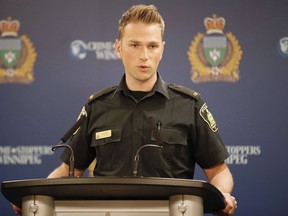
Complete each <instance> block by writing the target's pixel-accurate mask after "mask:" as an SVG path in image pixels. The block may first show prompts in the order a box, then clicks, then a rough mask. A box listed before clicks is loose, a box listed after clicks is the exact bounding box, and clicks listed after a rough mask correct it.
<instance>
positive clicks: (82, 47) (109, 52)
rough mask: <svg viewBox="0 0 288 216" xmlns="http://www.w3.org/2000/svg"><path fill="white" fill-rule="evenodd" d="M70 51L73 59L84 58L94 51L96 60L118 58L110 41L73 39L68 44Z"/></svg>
mask: <svg viewBox="0 0 288 216" xmlns="http://www.w3.org/2000/svg"><path fill="white" fill-rule="evenodd" d="M70 52H71V55H72V57H73V58H74V59H76V60H84V59H85V58H86V57H87V56H88V55H89V54H90V53H95V56H96V59H97V60H104V61H110V60H118V59H119V58H118V56H117V53H116V51H115V50H114V43H113V42H112V41H89V42H84V41H82V40H74V41H72V42H71V44H70Z"/></svg>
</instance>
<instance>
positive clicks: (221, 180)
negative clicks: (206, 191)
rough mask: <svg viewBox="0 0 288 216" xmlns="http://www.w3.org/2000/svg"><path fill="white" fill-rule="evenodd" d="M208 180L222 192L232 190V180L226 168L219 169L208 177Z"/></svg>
mask: <svg viewBox="0 0 288 216" xmlns="http://www.w3.org/2000/svg"><path fill="white" fill-rule="evenodd" d="M208 181H209V183H211V184H212V185H214V186H215V187H217V188H218V189H219V190H220V191H221V192H222V193H231V192H232V190H233V186H234V181H233V177H232V174H231V173H230V171H229V169H228V168H225V169H223V170H221V171H220V172H219V173H217V174H216V175H215V176H213V177H212V178H211V179H208Z"/></svg>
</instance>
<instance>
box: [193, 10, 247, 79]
mask: <svg viewBox="0 0 288 216" xmlns="http://www.w3.org/2000/svg"><path fill="white" fill-rule="evenodd" d="M225 23H226V21H225V19H224V18H223V17H217V15H215V14H214V15H213V17H206V18H205V19H204V25H205V28H206V34H203V33H198V34H197V35H196V36H195V38H194V40H193V41H192V42H191V46H190V47H189V50H188V57H189V61H190V63H191V66H192V70H191V80H192V81H193V82H195V83H201V82H213V81H214V82H218V81H223V82H237V81H238V80H239V78H240V75H239V73H240V71H239V64H240V60H241V58H242V50H241V47H240V45H239V42H238V40H237V39H236V37H235V36H234V35H233V34H232V33H231V32H229V33H226V34H224V33H223V30H224V27H225Z"/></svg>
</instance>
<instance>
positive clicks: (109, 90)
mask: <svg viewBox="0 0 288 216" xmlns="http://www.w3.org/2000/svg"><path fill="white" fill-rule="evenodd" d="M116 88H117V86H110V87H107V88H104V89H102V90H100V91H97V92H95V93H94V94H92V95H91V96H90V97H89V98H88V103H90V102H92V101H93V100H95V99H96V98H99V97H101V96H103V95H105V94H108V93H109V92H112V91H114V90H115V89H116Z"/></svg>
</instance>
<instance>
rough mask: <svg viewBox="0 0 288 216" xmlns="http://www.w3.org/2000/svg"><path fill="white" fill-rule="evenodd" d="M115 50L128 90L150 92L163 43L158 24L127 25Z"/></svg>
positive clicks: (117, 41) (137, 23) (155, 76)
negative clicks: (120, 62)
mask: <svg viewBox="0 0 288 216" xmlns="http://www.w3.org/2000/svg"><path fill="white" fill-rule="evenodd" d="M115 49H116V52H117V54H118V57H119V58H121V59H122V62H123V65H124V68H125V74H126V83H127V86H128V88H129V89H130V90H134V91H150V90H151V89H152V87H153V86H154V84H155V82H156V80H157V68H158V65H159V62H160V60H161V58H162V54H163V50H164V42H163V40H162V36H161V28H160V25H159V24H146V23H143V22H136V23H129V24H127V25H126V26H125V28H124V33H123V37H122V38H121V39H120V40H116V42H115Z"/></svg>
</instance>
